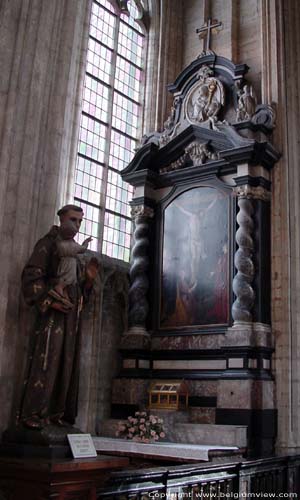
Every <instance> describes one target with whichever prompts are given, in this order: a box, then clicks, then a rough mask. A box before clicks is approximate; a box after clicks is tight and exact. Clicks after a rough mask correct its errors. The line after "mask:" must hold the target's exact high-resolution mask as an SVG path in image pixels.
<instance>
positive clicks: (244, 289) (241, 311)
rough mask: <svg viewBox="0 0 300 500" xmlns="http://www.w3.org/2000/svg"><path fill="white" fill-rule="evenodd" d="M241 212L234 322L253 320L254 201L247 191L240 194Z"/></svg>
mask: <svg viewBox="0 0 300 500" xmlns="http://www.w3.org/2000/svg"><path fill="white" fill-rule="evenodd" d="M238 206H239V209H240V210H239V212H238V214H237V223H238V225H239V228H238V230H237V232H236V243H237V245H238V249H237V251H236V253H235V257H234V264H235V267H236V269H237V273H236V275H235V277H234V279H233V291H234V294H235V295H236V299H235V301H234V303H233V305H232V317H233V320H234V324H236V323H240V322H243V323H244V322H247V323H251V322H252V308H253V305H254V290H253V287H252V282H253V279H254V265H253V259H252V257H253V249H254V243H253V238H252V233H253V228H254V222H253V218H252V216H253V211H254V209H253V202H252V200H251V199H250V198H249V197H248V196H247V194H246V193H245V191H243V192H242V193H241V194H239V195H238Z"/></svg>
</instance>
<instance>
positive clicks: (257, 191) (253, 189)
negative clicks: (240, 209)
mask: <svg viewBox="0 0 300 500" xmlns="http://www.w3.org/2000/svg"><path fill="white" fill-rule="evenodd" d="M234 194H235V196H237V197H238V198H247V199H252V200H262V201H271V192H270V191H268V190H267V189H266V188H264V187H262V186H250V185H249V184H244V185H242V186H236V187H235V188H234Z"/></svg>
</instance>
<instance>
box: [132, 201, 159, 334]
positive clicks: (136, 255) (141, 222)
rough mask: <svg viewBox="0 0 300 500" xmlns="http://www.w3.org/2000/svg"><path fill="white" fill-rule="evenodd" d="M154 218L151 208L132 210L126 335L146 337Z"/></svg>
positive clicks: (140, 207) (136, 207) (141, 206)
mask: <svg viewBox="0 0 300 500" xmlns="http://www.w3.org/2000/svg"><path fill="white" fill-rule="evenodd" d="M153 216H154V211H153V209H152V208H149V207H146V206H143V205H138V206H135V207H133V208H132V217H133V220H134V223H135V230H134V246H133V249H132V257H131V267H130V282H131V285H130V289H129V318H128V319H129V331H128V334H136V335H137V334H138V335H146V336H148V333H147V330H146V320H147V316H148V312H149V304H148V299H147V293H148V289H149V279H148V275H147V271H148V267H149V256H148V249H149V234H148V233H149V223H150V220H151V218H152V217H153Z"/></svg>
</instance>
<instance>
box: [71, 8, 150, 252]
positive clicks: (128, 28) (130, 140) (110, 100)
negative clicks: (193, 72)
mask: <svg viewBox="0 0 300 500" xmlns="http://www.w3.org/2000/svg"><path fill="white" fill-rule="evenodd" d="M119 3H120V2H119ZM117 4H118V2H116V1H115V2H110V1H109V0H93V4H92V12H91V21H90V32H89V42H88V53H87V65H86V75H85V82H84V92H83V104H82V114H81V123H80V133H79V142H78V155H77V164H76V177H75V202H76V203H77V204H80V206H82V208H83V210H84V213H85V217H84V221H83V223H82V227H81V229H80V233H79V241H82V239H84V238H86V237H88V236H92V237H93V241H92V242H91V243H90V246H89V248H90V249H91V250H95V251H99V252H102V253H104V254H106V255H109V256H110V257H114V258H117V259H121V260H125V261H129V256H130V234H131V218H130V207H129V202H130V200H131V198H132V192H133V191H132V188H131V186H128V184H125V183H124V182H123V181H122V178H121V176H120V171H121V170H122V169H123V168H125V167H126V166H127V165H128V163H129V162H130V160H131V159H132V157H133V154H134V150H135V148H136V146H137V141H138V139H140V137H139V131H140V130H141V100H142V88H143V81H144V56H145V39H146V37H145V32H144V29H143V27H142V26H141V24H140V23H139V22H138V19H139V18H140V17H141V15H140V14H141V12H140V11H139V9H140V7H139V8H138V7H137V5H136V3H135V1H134V0H129V1H128V2H124V1H123V2H122V5H123V9H124V6H125V10H122V11H121V9H120V10H118V9H117V7H116V5H117Z"/></svg>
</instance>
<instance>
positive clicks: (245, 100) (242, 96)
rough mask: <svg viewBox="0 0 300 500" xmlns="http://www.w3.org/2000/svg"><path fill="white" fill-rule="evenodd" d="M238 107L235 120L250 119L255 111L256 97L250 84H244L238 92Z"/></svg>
mask: <svg viewBox="0 0 300 500" xmlns="http://www.w3.org/2000/svg"><path fill="white" fill-rule="evenodd" d="M238 95H239V101H238V109H237V121H238V122H241V121H244V120H250V119H251V118H252V116H253V115H254V113H255V108H256V97H255V94H254V91H253V87H252V86H251V85H247V84H246V85H244V87H243V89H242V90H241V91H240V92H239V93H238Z"/></svg>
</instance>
